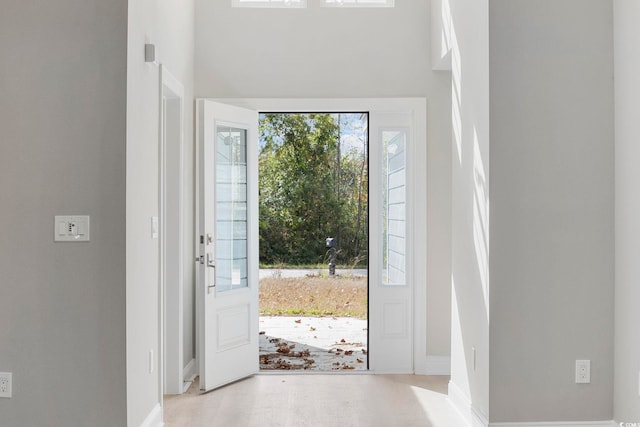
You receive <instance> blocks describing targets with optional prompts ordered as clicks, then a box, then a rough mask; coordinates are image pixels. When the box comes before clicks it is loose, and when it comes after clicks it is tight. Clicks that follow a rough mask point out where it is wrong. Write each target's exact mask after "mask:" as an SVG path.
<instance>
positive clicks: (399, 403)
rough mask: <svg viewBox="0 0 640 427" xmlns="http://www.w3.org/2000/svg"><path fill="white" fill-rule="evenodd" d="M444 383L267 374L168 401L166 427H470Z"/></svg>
mask: <svg viewBox="0 0 640 427" xmlns="http://www.w3.org/2000/svg"><path fill="white" fill-rule="evenodd" d="M448 380H449V378H448V377H444V376H417V375H371V374H347V375H340V374H312V375H309V374H307V375H303V374H260V375H255V376H253V377H250V378H247V379H245V380H242V381H239V382H236V383H234V384H231V385H228V386H226V387H222V388H220V389H218V390H214V391H212V392H209V393H204V394H201V393H200V391H199V390H198V384H197V381H196V382H195V383H194V384H193V385H192V386H191V388H190V389H189V391H188V392H187V393H185V394H183V395H180V396H165V399H164V421H165V426H167V427H192V426H193V427H198V426H211V427H216V426H220V427H334V426H335V427H338V426H339V427H419V426H420V427H464V426H465V423H464V421H463V420H462V418H461V417H460V416H459V414H458V413H457V412H456V410H455V409H454V408H453V407H452V406H451V404H450V403H449V401H448V400H447V383H448Z"/></svg>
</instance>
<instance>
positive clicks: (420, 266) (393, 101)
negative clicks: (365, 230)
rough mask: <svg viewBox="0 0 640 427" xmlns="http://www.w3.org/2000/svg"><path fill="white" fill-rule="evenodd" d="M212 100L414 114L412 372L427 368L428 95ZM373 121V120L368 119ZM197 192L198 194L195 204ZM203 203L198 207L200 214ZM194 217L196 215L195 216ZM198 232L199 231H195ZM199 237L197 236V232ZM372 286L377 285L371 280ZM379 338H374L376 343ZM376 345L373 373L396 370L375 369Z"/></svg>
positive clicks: (270, 108)
mask: <svg viewBox="0 0 640 427" xmlns="http://www.w3.org/2000/svg"><path fill="white" fill-rule="evenodd" d="M212 100H213V101H216V102H220V103H225V104H230V105H235V106H238V107H243V108H247V109H251V110H255V111H258V112H261V113H268V112H273V113H277V112H289V113H295V112H301V113H302V112H305V113H308V112H336V113H338V112H350V111H352V112H367V111H368V112H371V111H376V112H379V113H390V114H393V113H409V114H411V116H412V123H413V124H412V134H413V141H414V142H413V151H412V153H411V159H410V162H411V165H412V166H411V168H410V171H411V172H410V173H409V176H408V182H409V183H410V187H411V190H410V193H409V194H408V198H409V205H410V206H411V207H410V209H411V212H409V214H408V219H409V221H410V222H409V226H408V227H409V228H408V231H409V232H410V234H411V241H410V242H409V246H408V247H407V252H408V253H409V254H411V257H410V259H409V260H408V263H409V265H411V270H412V274H411V277H410V278H409V280H410V281H411V283H412V300H413V301H412V307H411V308H412V312H413V313H412V316H411V317H412V319H410V322H411V326H412V338H413V346H412V350H413V351H412V353H413V354H412V358H413V361H412V362H413V363H412V364H413V370H412V371H413V372H412V373H415V374H423V375H424V374H427V339H426V335H427V332H426V329H427V327H426V321H427V320H426V319H427V315H426V307H427V301H426V294H427V292H426V289H427V284H426V277H427V266H426V259H427V221H426V212H427V200H426V199H427V197H426V188H427V168H426V165H427V129H426V128H427V124H426V117H427V102H426V99H425V98H336V99H312V98H310V99H283V98H278V99H267V98H242V99H239V98H238V99H235V98H234V99H212ZM370 125H371V124H370ZM198 203H199V197H196V204H198ZM198 212H199V208H198V207H196V215H198ZM196 223H199V222H198V219H196ZM196 234H197V233H196ZM196 240H197V236H196ZM370 286H377V285H376V284H371V285H370ZM374 342H375V340H372V344H373V343H374ZM375 357H376V356H375V349H373V353H372V354H371V358H372V360H370V366H371V368H372V369H371V370H372V372H373V373H397V372H405V371H404V370H402V371H396V370H393V369H389V368H384V369H377V368H376V363H375Z"/></svg>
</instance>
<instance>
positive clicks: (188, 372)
mask: <svg viewBox="0 0 640 427" xmlns="http://www.w3.org/2000/svg"><path fill="white" fill-rule="evenodd" d="M182 373H183V381H187V382H188V381H193V379H194V378H195V376H196V375H198V372H197V371H196V359H191V360H190V361H189V363H187V365H186V366H185V367H184V369H183V370H182Z"/></svg>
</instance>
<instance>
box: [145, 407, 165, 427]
mask: <svg viewBox="0 0 640 427" xmlns="http://www.w3.org/2000/svg"><path fill="white" fill-rule="evenodd" d="M163 425H164V422H163V421H162V408H161V407H160V404H159V403H156V406H154V407H153V409H152V410H151V412H149V415H147V417H146V418H145V419H144V421H143V422H142V424H140V427H162V426H163Z"/></svg>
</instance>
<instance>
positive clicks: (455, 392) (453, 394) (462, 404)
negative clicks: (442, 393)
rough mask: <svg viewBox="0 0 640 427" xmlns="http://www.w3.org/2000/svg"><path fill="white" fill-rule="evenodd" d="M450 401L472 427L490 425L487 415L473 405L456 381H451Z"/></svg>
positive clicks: (486, 426)
mask: <svg viewBox="0 0 640 427" xmlns="http://www.w3.org/2000/svg"><path fill="white" fill-rule="evenodd" d="M448 394H449V402H451V404H452V405H453V407H454V408H455V409H456V410H457V411H458V412H459V413H460V415H462V417H463V418H464V420H465V421H466V422H467V425H468V426H470V427H488V426H489V420H488V419H487V417H486V416H485V415H484V414H483V413H482V412H480V411H479V410H478V409H477V408H475V407H474V406H473V404H472V403H471V400H470V399H469V396H467V395H466V393H464V392H463V391H462V390H461V389H460V387H458V386H457V385H456V384H455V383H454V382H452V381H449V393H448Z"/></svg>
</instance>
